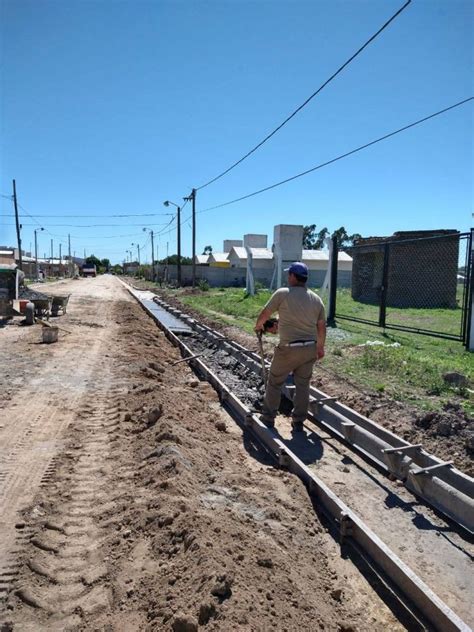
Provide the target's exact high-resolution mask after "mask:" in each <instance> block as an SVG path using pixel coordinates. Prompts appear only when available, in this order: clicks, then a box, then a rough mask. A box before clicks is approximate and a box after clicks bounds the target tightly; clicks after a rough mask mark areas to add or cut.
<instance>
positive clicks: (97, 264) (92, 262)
mask: <svg viewBox="0 0 474 632" xmlns="http://www.w3.org/2000/svg"><path fill="white" fill-rule="evenodd" d="M86 263H89V264H90V265H91V266H95V267H96V268H97V269H99V268H100V265H101V264H100V259H98V258H97V257H96V256H95V255H91V256H90V257H87V258H86Z"/></svg>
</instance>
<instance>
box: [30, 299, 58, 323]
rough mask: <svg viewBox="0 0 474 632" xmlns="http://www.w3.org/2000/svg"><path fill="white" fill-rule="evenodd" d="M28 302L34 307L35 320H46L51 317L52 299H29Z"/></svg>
mask: <svg viewBox="0 0 474 632" xmlns="http://www.w3.org/2000/svg"><path fill="white" fill-rule="evenodd" d="M30 301H31V303H33V305H34V306H35V316H36V317H37V318H46V320H48V319H49V317H50V316H51V310H52V305H53V297H52V296H47V297H46V298H30Z"/></svg>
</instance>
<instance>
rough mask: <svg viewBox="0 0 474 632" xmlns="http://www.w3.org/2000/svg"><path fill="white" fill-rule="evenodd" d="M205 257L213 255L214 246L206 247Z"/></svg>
mask: <svg viewBox="0 0 474 632" xmlns="http://www.w3.org/2000/svg"><path fill="white" fill-rule="evenodd" d="M202 254H203V255H212V246H206V247H205V248H204V250H203V251H202Z"/></svg>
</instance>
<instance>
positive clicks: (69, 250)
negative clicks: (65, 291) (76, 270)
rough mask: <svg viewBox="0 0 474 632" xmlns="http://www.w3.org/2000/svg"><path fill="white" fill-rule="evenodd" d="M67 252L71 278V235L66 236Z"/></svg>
mask: <svg viewBox="0 0 474 632" xmlns="http://www.w3.org/2000/svg"><path fill="white" fill-rule="evenodd" d="M67 245H68V254H69V277H70V278H72V270H73V267H72V261H71V235H69V234H68V236H67Z"/></svg>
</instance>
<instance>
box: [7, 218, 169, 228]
mask: <svg viewBox="0 0 474 632" xmlns="http://www.w3.org/2000/svg"><path fill="white" fill-rule="evenodd" d="M31 219H33V218H31ZM36 223H37V224H38V225H41V224H39V222H36ZM34 225H35V224H24V223H22V226H34ZM48 225H49V226H54V227H56V228H58V227H61V228H117V227H118V228H126V227H134V226H143V224H126V225H125V226H124V225H123V224H48ZM148 225H149V226H168V224H166V223H164V222H163V223H161V224H148ZM6 226H13V224H6Z"/></svg>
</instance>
